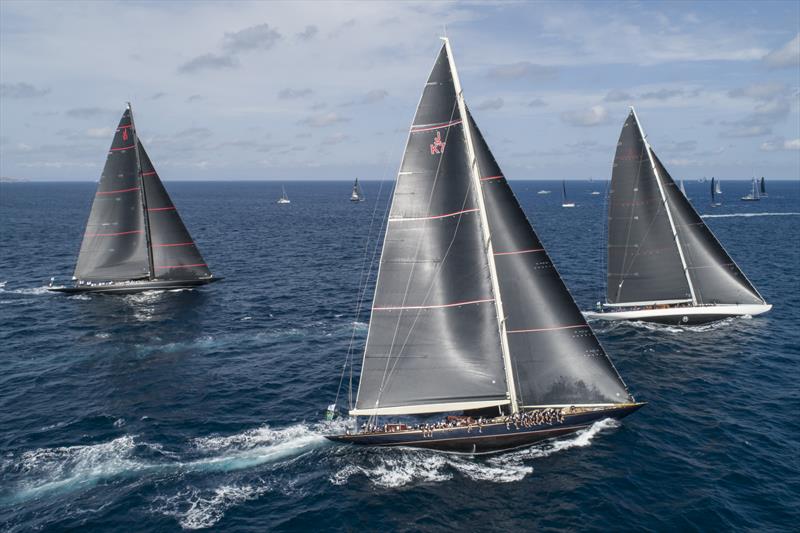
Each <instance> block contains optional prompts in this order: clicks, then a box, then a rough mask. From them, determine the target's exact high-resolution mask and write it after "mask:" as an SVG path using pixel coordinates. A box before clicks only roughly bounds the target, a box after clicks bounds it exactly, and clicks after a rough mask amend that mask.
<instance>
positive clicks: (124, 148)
mask: <svg viewBox="0 0 800 533" xmlns="http://www.w3.org/2000/svg"><path fill="white" fill-rule="evenodd" d="M135 146H136V145H135V144H132V145H130V146H122V147H120V148H111V149H110V150H109V152H121V151H123V150H130V149H131V148H133V147H135Z"/></svg>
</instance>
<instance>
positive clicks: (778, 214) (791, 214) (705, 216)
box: [700, 213, 800, 218]
mask: <svg viewBox="0 0 800 533" xmlns="http://www.w3.org/2000/svg"><path fill="white" fill-rule="evenodd" d="M798 215H800V213H726V214H720V215H700V218H730V217H780V216H783V217H787V216H798Z"/></svg>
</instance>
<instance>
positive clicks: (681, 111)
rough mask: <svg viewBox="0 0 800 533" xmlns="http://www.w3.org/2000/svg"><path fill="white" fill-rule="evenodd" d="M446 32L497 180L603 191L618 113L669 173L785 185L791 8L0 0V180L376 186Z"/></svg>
mask: <svg viewBox="0 0 800 533" xmlns="http://www.w3.org/2000/svg"><path fill="white" fill-rule="evenodd" d="M444 32H446V34H447V36H448V37H449V38H450V40H451V44H452V47H453V53H454V56H455V60H456V63H457V65H458V70H459V74H460V77H461V82H462V86H463V89H464V95H465V98H466V101H467V104H468V105H469V106H470V108H471V110H472V112H473V115H474V117H475V120H476V122H477V123H478V125H479V126H480V128H481V131H482V132H483V133H484V136H485V137H486V139H487V141H488V143H489V145H490V147H491V149H492V151H493V152H494V154H495V157H496V158H497V160H498V162H499V163H500V166H501V167H502V168H503V171H504V173H505V175H506V176H507V177H508V178H509V179H587V178H595V179H607V178H608V177H609V176H610V174H611V164H612V159H613V157H614V150H615V147H616V143H617V140H618V137H619V131H620V128H621V127H622V124H623V122H624V120H625V117H626V115H627V113H628V106H630V105H634V106H635V107H636V110H637V114H638V116H639V119H640V121H641V123H642V126H643V128H644V130H645V131H646V133H647V135H648V140H649V141H650V143H651V145H652V146H653V148H654V150H655V151H656V152H657V153H658V154H659V157H660V158H661V159H662V160H663V161H665V163H666V165H667V167H668V170H669V171H670V174H672V176H673V177H674V178H687V179H691V178H699V177H702V176H712V175H715V176H717V177H721V178H723V179H731V178H742V179H744V178H750V177H751V176H753V175H759V176H760V175H764V176H767V177H768V179H783V178H793V179H797V178H800V2H793V1H779V2H765V1H761V2H740V3H737V2H699V3H695V2H692V3H690V2H683V1H680V2H600V1H594V2H585V3H581V2H568V3H565V2H561V3H549V2H468V3H464V2H435V1H432V0H428V1H425V2H333V1H328V2H311V1H308V2H303V1H298V2H285V3H284V2H266V1H262V2H226V3H222V2H188V1H178V2H169V1H164V2H137V1H130V0H127V1H120V2H116V1H104V2H101V1H96V2H67V1H61V2H44V1H26V2H15V1H11V0H2V1H0V90H1V92H0V176H5V177H16V178H23V179H31V180H92V181H96V180H97V179H99V176H100V172H101V171H102V167H103V164H104V162H105V156H106V151H107V149H108V146H109V144H110V142H111V137H112V133H113V131H114V129H115V127H116V124H117V122H118V120H119V117H120V115H121V113H122V111H123V110H124V106H125V102H127V101H130V102H131V103H132V105H133V110H134V116H135V119H136V126H137V131H138V132H139V136H140V138H141V139H142V142H143V143H144V145H145V146H146V147H147V150H148V153H149V154H150V156H151V158H152V159H153V161H154V163H155V165H156V167H157V168H158V170H159V174H160V175H161V177H162V178H163V179H165V180H211V179H219V180H240V179H259V180H287V179H352V178H355V177H359V178H361V179H393V178H394V177H395V175H396V173H397V168H398V166H399V163H400V158H401V157H402V151H403V148H404V145H405V141H406V136H407V134H408V128H409V125H410V123H411V120H412V118H413V115H414V112H415V108H416V105H417V103H418V101H419V96H420V93H421V91H422V88H423V85H424V83H425V81H426V80H427V77H428V74H429V73H430V69H431V67H432V65H433V61H434V60H435V58H436V55H437V53H438V50H439V48H440V46H441V41H440V40H439V39H438V37H439V36H440V35H442V34H443V33H444Z"/></svg>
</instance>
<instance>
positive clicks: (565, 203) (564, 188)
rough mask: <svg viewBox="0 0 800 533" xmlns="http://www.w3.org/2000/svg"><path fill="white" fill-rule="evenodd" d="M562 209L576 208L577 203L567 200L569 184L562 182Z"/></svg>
mask: <svg viewBox="0 0 800 533" xmlns="http://www.w3.org/2000/svg"><path fill="white" fill-rule="evenodd" d="M561 207H575V202H570V201H569V200H567V182H566V181H563V180H562V181H561Z"/></svg>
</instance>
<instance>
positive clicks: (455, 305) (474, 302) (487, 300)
mask: <svg viewBox="0 0 800 533" xmlns="http://www.w3.org/2000/svg"><path fill="white" fill-rule="evenodd" d="M493 301H494V298H487V299H485V300H469V301H466V302H455V303H451V304H437V305H398V306H393V307H373V308H372V309H373V310H374V311H404V310H407V309H443V308H445V307H460V306H462V305H472V304H482V303H488V302H493Z"/></svg>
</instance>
